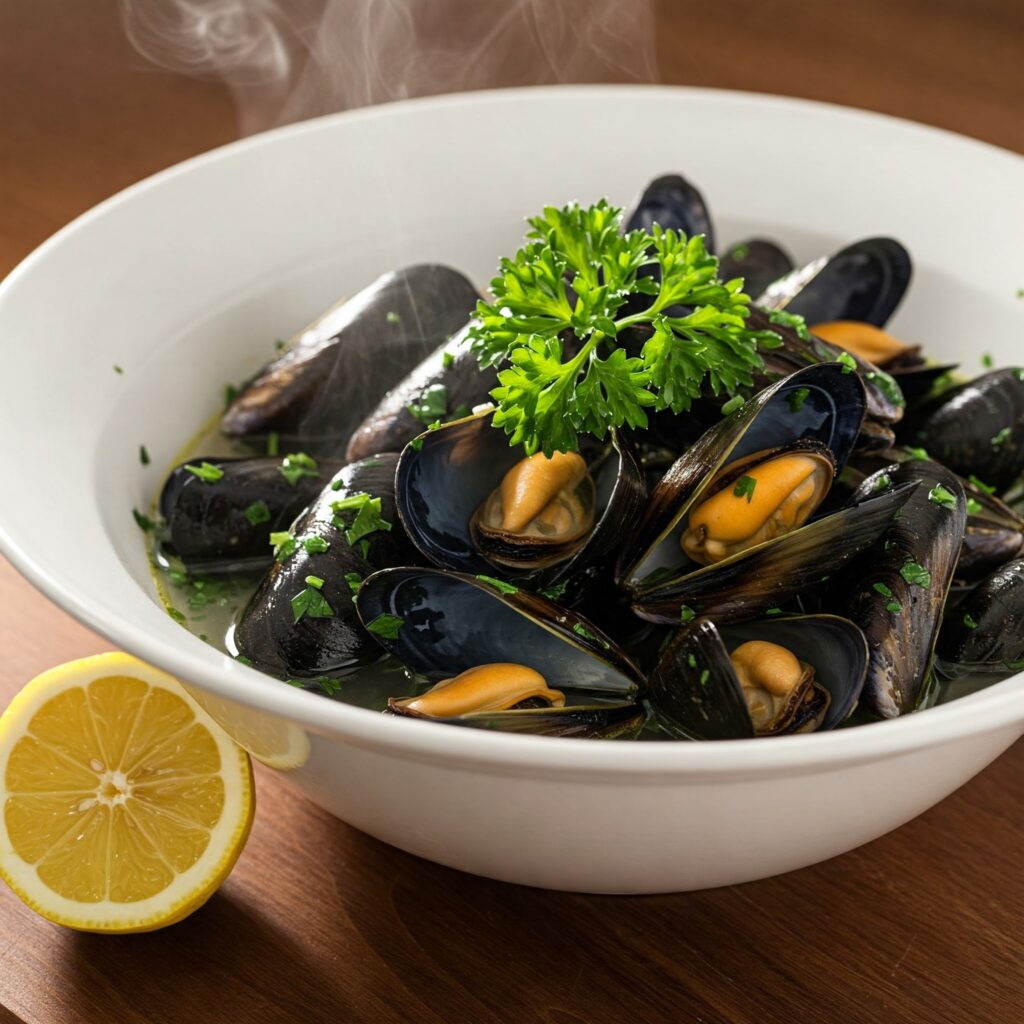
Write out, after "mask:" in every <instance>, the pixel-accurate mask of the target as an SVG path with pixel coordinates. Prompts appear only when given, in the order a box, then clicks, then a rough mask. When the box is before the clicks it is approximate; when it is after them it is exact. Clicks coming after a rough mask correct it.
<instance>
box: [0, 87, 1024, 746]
mask: <svg viewBox="0 0 1024 1024" xmlns="http://www.w3.org/2000/svg"><path fill="white" fill-rule="evenodd" d="M611 125H615V126H619V127H618V128H617V130H616V131H615V132H614V133H613V137H612V138H609V135H610V133H609V126H611ZM616 140H617V141H616ZM669 170H679V171H681V172H682V173H684V174H685V175H686V176H688V177H689V178H690V179H691V180H693V181H694V182H695V183H696V184H697V185H698V186H699V187H700V189H701V190H702V191H703V192H704V194H705V197H706V198H707V200H708V202H709V204H710V207H711V209H712V212H713V215H714V218H715V222H716V227H717V231H718V234H719V237H720V239H721V240H722V241H723V243H726V244H727V243H729V242H732V241H738V240H740V239H742V238H744V237H749V236H752V235H763V236H767V237H771V238H776V239H778V240H780V241H781V242H782V243H783V244H784V245H785V246H786V248H788V249H789V250H790V251H791V252H792V254H793V255H794V256H795V257H796V258H797V259H798V260H803V259H808V258H811V257H813V256H815V255H818V254H820V253H821V252H823V251H827V250H829V249H830V248H833V247H836V246H838V245H841V244H843V243H845V242H848V241H850V240H853V239H855V238H858V237H864V236H868V235H872V234H889V235H893V236H895V237H897V238H899V239H900V240H901V241H902V242H904V244H906V245H907V247H908V248H909V249H910V251H911V253H912V255H913V257H914V261H915V279H914V282H913V284H912V287H911V291H910V294H909V296H908V298H907V300H906V301H905V302H904V304H903V306H902V307H901V309H900V311H899V313H898V314H897V317H896V319H895V320H894V324H893V329H894V332H895V333H897V334H899V335H900V336H901V337H905V338H907V339H909V340H914V341H920V342H922V343H924V344H925V345H926V347H927V349H928V351H929V352H930V353H933V354H934V355H935V356H937V357H939V358H941V359H943V360H954V361H959V362H960V363H961V365H962V366H963V368H964V369H965V371H966V372H968V373H974V372H977V371H979V370H980V369H981V357H982V355H983V354H990V355H991V356H992V357H993V358H994V359H995V360H996V362H997V364H1001V363H1007V362H1011V361H1013V360H1014V359H1016V360H1018V361H1019V360H1020V340H1019V339H1020V329H1021V318H1022V315H1024V302H1022V301H1021V300H1020V299H1019V298H1018V297H1017V290H1018V289H1019V288H1020V287H1021V286H1022V285H1024V277H1021V265H1022V264H1021V260H1020V255H1021V253H1020V239H1021V238H1022V237H1024V187H1022V186H1024V161H1022V160H1021V159H1020V158H1019V157H1015V156H1013V155H1011V154H1008V153H1004V152H1002V151H1000V150H996V149H993V148H991V147H988V146H984V145H982V144H979V143H974V142H970V141H968V140H964V139H960V138H957V137H954V136H951V135H947V134H945V133H942V132H937V131H934V130H931V129H926V128H923V127H920V126H916V125H910V124H907V123H905V122H899V121H894V120H891V119H886V118H881V117H877V116H874V115H867V114H862V113H859V112H854V111H846V110H841V109H839V108H833V107H827V106H823V105H818V104H810V103H804V102H799V101H789V100H777V99H771V98H766V97H752V96H744V95H741V94H731V93H721V92H709V91H700V90H681V89H650V88H643V89H641V88H623V87H615V88H607V87H600V88H589V89H588V88H571V89H556V90H549V89H544V90H526V91H510V92H497V93H485V94H477V95H472V94H470V95H466V96H458V97H450V98H446V99H441V100H429V101H417V102H412V103H406V104H396V105H394V106H389V107H383V108H376V109H372V110H369V111H363V112H356V113H353V114H347V115H341V116H335V117H329V118H324V119H320V120H316V121H312V122H307V123H304V124H300V125H296V126H292V127H290V128H286V129H282V130H279V131H276V132H272V133H269V134H267V135H265V136H258V137H254V138H252V139H248V140H244V141H243V142H240V143H236V144H234V145H232V146H229V147H226V148H225V149H223V150H220V151H217V152H215V153H213V154H209V155H207V156H204V157H200V158H198V159H196V160H193V161H190V162H189V163H187V164H185V165H182V166H181V167H179V168H172V169H171V170H170V171H168V172H164V173H163V174H160V175H158V176H157V177H156V178H153V179H150V180H149V181H147V182H143V183H142V184H140V185H139V186H136V187H134V188H133V189H130V190H129V191H128V192H127V193H124V194H122V195H120V196H118V197H115V198H114V199H113V200H110V201H108V202H107V203H105V204H103V205H102V206H101V207H99V208H97V209H96V210H94V211H92V212H91V213H89V214H87V215H86V216H85V217H83V218H81V219H80V220H79V221H77V222H75V223H74V224H72V225H70V226H69V227H68V228H66V229H64V230H63V231H62V232H61V233H60V234H59V235H57V236H55V238H54V239H52V240H51V241H50V242H48V243H47V244H46V245H44V246H43V247H42V248H41V249H40V250H39V251H37V252H36V253H35V254H33V255H32V256H31V257H30V258H29V259H28V260H27V261H26V262H25V263H24V264H22V266H21V267H20V268H19V269H18V270H16V271H15V272H14V273H13V274H12V275H11V277H10V278H9V279H8V280H7V281H6V282H5V283H4V285H3V286H2V289H0V345H2V346H3V351H4V359H5V364H6V368H7V372H6V373H5V374H4V375H3V379H2V380H0V389H2V397H0V436H2V437H3V438H4V449H5V473H4V475H3V476H4V479H3V482H2V484H0V488H2V490H0V543H2V546H3V548H4V550H5V552H6V553H7V554H9V556H10V557H12V559H13V560H14V561H15V563H16V564H17V565H18V566H19V567H20V568H21V569H22V570H23V571H25V572H27V573H28V574H29V575H30V577H31V578H32V579H33V581H34V582H36V583H37V584H38V585H40V586H42V587H43V588H44V589H45V590H46V591H47V592H48V593H49V594H50V595H51V596H53V597H54V598H55V599H57V600H59V601H60V602H61V603H62V604H64V605H65V606H66V607H68V608H69V609H70V610H72V611H73V612H74V613H75V614H76V615H78V616H79V617H81V618H83V619H84V620H85V621H87V622H88V623H89V624H90V625H92V626H93V627H94V628H97V629H99V630H101V631H102V632H104V633H106V634H107V635H109V636H111V637H112V638H113V639H115V641H117V642H118V643H120V644H121V645H122V646H124V647H125V648H127V649H129V650H133V651H135V652H137V653H139V654H140V655H142V656H144V657H147V658H149V659H150V660H153V661H155V662H156V663H158V664H161V665H163V666H165V667H167V668H169V669H171V670H172V671H175V672H177V673H178V674H180V675H182V676H184V677H186V678H189V679H192V680H194V681H196V682H199V683H200V684H201V685H203V686H206V687H209V688H210V689H213V690H217V691H219V692H222V693H223V694H224V695H230V696H232V697H233V698H236V699H241V700H243V701H246V702H250V703H255V704H259V705H261V706H264V707H267V708H269V709H271V710H273V711H275V712H276V713H281V714H287V715H289V716H292V717H295V718H296V719H297V720H302V721H305V722H307V723H308V724H310V725H313V726H315V727H317V728H322V729H331V728H335V727H341V725H342V724H344V723H348V722H350V721H356V722H358V721H359V720H364V721H368V720H369V718H370V717H372V716H370V715H369V713H365V712H360V711H358V710H357V709H351V708H346V707H336V706H334V705H330V706H329V707H328V708H324V707H323V706H322V705H323V704H325V703H327V702H324V701H322V700H320V699H318V698H313V697H308V695H305V694H301V693H296V692H294V691H291V690H290V688H288V687H280V686H279V685H278V684H276V683H273V682H271V681H270V680H264V679H263V678H262V677H259V676H258V675H256V674H255V673H253V672H252V671H250V670H247V669H245V668H244V667H242V666H239V665H237V664H235V663H233V662H231V661H230V659H228V658H226V657H224V656H222V655H220V654H218V653H217V652H216V651H214V650H212V649H211V648H209V647H207V646H206V645H205V644H203V643H202V642H200V641H199V640H198V639H195V638H191V637H189V636H188V635H187V634H186V633H185V632H184V631H183V630H181V629H180V628H179V627H178V626H176V625H175V624H174V623H173V622H172V621H171V620H170V619H169V618H168V617H167V616H166V615H165V614H164V612H163V610H162V608H161V607H160V606H159V605H158V604H157V603H156V600H155V596H154V593H153V588H152V584H151V580H150V576H149V571H148V567H147V564H146V554H145V551H144V547H143V544H142V542H141V539H140V536H139V534H138V531H137V528H136V527H135V525H134V523H133V520H132V515H131V510H132V508H133V507H134V508H139V509H144V508H146V507H147V506H148V504H149V501H150V498H151V496H152V494H153V491H154V489H155V488H156V487H157V485H158V484H159V481H160V479H161V477H162V474H163V473H164V471H165V470H166V468H167V467H168V466H169V465H170V464H171V463H172V461H173V460H174V459H175V457H176V455H177V453H178V452H179V451H180V449H181V447H182V445H183V444H184V443H185V442H186V441H187V440H188V438H189V437H190V436H191V435H193V434H194V433H195V431H196V430H197V429H198V428H199V426H200V425H201V424H202V423H203V422H204V421H206V420H208V419H209V417H211V416H212V415H213V414H214V413H215V412H216V411H217V409H218V407H219V404H220V395H221V392H222V388H223V385H224V383H225V382H228V381H231V382H237V381H239V380H242V379H244V378H245V377H246V376H247V375H248V374H249V373H251V372H252V371H253V370H255V369H256V368H258V367H259V366H260V365H261V364H262V363H263V362H264V361H265V360H266V359H267V358H268V357H269V356H270V355H271V354H272V352H273V342H274V339H276V338H281V337H289V336H290V335H291V334H293V333H294V332H295V330H296V329H298V328H299V327H301V326H302V325H303V324H305V323H307V322H308V321H309V320H310V319H312V318H313V317H314V316H315V315H317V314H318V313H319V312H321V311H322V310H323V309H324V308H326V307H327V306H329V305H330V304H332V303H334V302H335V301H337V300H338V298H339V297H341V296H343V295H346V294H351V293H352V292H354V291H356V290H358V289H359V288H361V287H363V286H364V285H365V284H367V283H369V282H370V281H371V280H372V279H373V278H374V277H375V276H376V275H378V274H379V273H381V272H383V271H385V270H389V269H393V268H395V267H398V266H401V265H403V264H407V263H411V262H415V261H436V262H445V263H449V264H451V265H453V266H455V267H458V268H459V269H461V270H463V271H464V272H465V273H467V274H468V275H469V276H470V277H471V278H472V279H473V280H474V281H476V282H477V284H478V285H480V286H481V287H483V286H485V285H486V282H487V280H488V279H489V277H490V275H491V273H492V271H493V269H494V267H495V266H496V262H497V259H498V257H499V256H500V255H502V254H504V253H511V252H512V251H514V249H515V248H516V246H517V245H518V243H519V242H520V240H521V238H522V233H523V218H524V217H525V216H526V215H528V214H530V213H533V212H536V211H539V210H540V208H541V207H542V206H543V205H545V204H550V203H561V202H564V201H566V200H569V199H579V200H581V201H590V200H594V199H596V198H598V197H600V196H608V197H609V198H610V199H611V200H612V201H614V202H616V203H619V204H624V203H627V202H628V201H629V200H630V198H631V197H632V196H633V195H634V194H635V193H636V192H637V191H638V190H639V189H640V188H641V187H642V186H643V185H644V184H645V182H646V181H647V180H648V179H650V178H651V177H653V176H655V175H657V174H660V173H663V172H665V171H669ZM115 366H116V367H120V368H121V369H122V370H123V372H121V373H118V372H116V371H115V369H114V368H115ZM141 444H145V445H146V447H147V449H148V451H149V453H150V456H151V459H152V462H151V464H150V465H149V466H147V467H143V466H142V465H140V462H139V458H138V450H139V446H140V445H141ZM1005 685H1007V684H1001V685H1000V686H998V687H996V688H994V690H993V691H991V693H994V692H995V690H1000V689H1002V688H1003V687H1004V686H1005ZM282 691H284V692H282ZM991 693H990V694H987V695H979V696H985V697H990V696H991ZM929 714H931V713H929ZM351 716H356V718H354V719H353V718H352V717H351ZM922 717H923V716H922ZM387 724H388V725H389V726H390V725H393V724H394V723H387ZM897 724H898V725H902V724H903V723H897ZM858 731H859V730H858ZM460 732H461V731H460ZM462 739H463V737H461V736H460V737H458V741H460V742H461V741H462ZM490 739H491V737H488V740H490ZM502 739H503V740H504V739H506V738H502ZM507 739H512V740H513V741H521V740H523V739H524V738H523V737H508V738H507ZM526 739H527V740H528V738H526ZM794 739H795V740H796V741H797V742H799V741H801V740H802V739H804V738H794ZM471 740H472V738H467V742H469V741H471Z"/></svg>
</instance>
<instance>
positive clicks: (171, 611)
mask: <svg viewBox="0 0 1024 1024" xmlns="http://www.w3.org/2000/svg"><path fill="white" fill-rule="evenodd" d="M167 614H168V615H170V617H171V618H172V619H174V621H175V622H177V623H178V624H179V625H182V626H184V625H185V623H186V622H187V621H188V620H187V619H186V618H185V613H184V612H180V611H178V609H177V608H168V609H167Z"/></svg>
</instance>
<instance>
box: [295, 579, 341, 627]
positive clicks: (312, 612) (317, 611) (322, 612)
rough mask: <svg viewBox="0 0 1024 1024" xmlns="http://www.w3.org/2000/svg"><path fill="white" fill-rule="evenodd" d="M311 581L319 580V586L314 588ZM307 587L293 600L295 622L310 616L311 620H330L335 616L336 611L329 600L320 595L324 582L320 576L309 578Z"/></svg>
mask: <svg viewBox="0 0 1024 1024" xmlns="http://www.w3.org/2000/svg"><path fill="white" fill-rule="evenodd" d="M310 580H319V585H316V586H314V585H313V584H312V583H310V582H309V581H310ZM306 583H307V586H305V587H303V588H302V590H300V591H299V592H298V593H297V594H296V595H295V596H294V597H293V598H292V599H291V606H292V617H293V620H294V621H295V622H298V621H299V620H300V619H302V617H303V616H306V615H308V616H309V618H311V619H329V618H331V617H332V616H333V615H334V609H333V608H332V607H331V606H330V605H329V604H328V603H327V598H325V597H324V595H323V594H321V593H320V587H322V586H323V585H324V581H323V580H321V579H320V578H319V577H318V576H307V577H306Z"/></svg>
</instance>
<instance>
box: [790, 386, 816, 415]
mask: <svg viewBox="0 0 1024 1024" xmlns="http://www.w3.org/2000/svg"><path fill="white" fill-rule="evenodd" d="M810 393H811V389H810V388H794V389H793V390H792V391H790V393H789V398H788V399H787V401H788V402H789V410H790V412H799V411H800V410H801V409H802V408H803V407H804V402H806V401H807V396H808V395H809V394H810Z"/></svg>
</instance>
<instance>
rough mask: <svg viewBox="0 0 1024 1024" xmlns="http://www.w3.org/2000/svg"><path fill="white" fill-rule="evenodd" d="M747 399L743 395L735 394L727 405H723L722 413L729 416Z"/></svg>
mask: <svg viewBox="0 0 1024 1024" xmlns="http://www.w3.org/2000/svg"><path fill="white" fill-rule="evenodd" d="M745 401H746V399H745V398H744V397H743V396H742V395H733V396H732V398H730V399H729V401H728V402H726V403H725V405H723V406H722V415H723V416H728V415H729V414H730V413H734V412H735V411H736V410H737V409H738V408H740V406H741V405H743V403H744V402H745Z"/></svg>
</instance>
